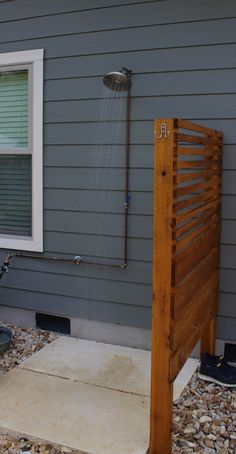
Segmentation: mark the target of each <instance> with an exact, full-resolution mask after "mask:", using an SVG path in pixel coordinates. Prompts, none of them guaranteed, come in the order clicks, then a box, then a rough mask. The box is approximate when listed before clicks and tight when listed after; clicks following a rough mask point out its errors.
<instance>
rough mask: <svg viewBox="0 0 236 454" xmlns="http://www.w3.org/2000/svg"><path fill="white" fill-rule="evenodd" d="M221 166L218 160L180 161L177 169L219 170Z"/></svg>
mask: <svg viewBox="0 0 236 454" xmlns="http://www.w3.org/2000/svg"><path fill="white" fill-rule="evenodd" d="M218 165H219V161H217V160H216V159H209V160H206V159H199V160H194V161H178V163H177V166H176V167H177V169H196V168H198V167H200V168H204V167H206V168H217V166H218Z"/></svg>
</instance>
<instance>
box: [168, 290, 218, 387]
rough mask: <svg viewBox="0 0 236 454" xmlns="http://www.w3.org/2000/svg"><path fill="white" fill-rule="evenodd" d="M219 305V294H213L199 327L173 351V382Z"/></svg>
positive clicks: (171, 364) (171, 365)
mask: <svg viewBox="0 0 236 454" xmlns="http://www.w3.org/2000/svg"><path fill="white" fill-rule="evenodd" d="M217 306H218V295H217V294H213V295H212V297H211V299H210V300H209V302H208V306H207V307H206V308H205V310H204V313H203V314H202V318H201V320H199V322H198V323H199V324H198V328H199V329H196V331H194V332H190V331H189V333H190V334H189V338H188V339H187V341H186V342H184V343H183V344H182V345H181V347H180V348H179V349H178V350H176V351H175V352H173V354H172V356H171V358H170V375H169V380H170V382H171V383H173V381H174V380H175V379H176V377H177V375H178V373H179V371H180V370H181V369H182V367H183V366H184V364H185V362H186V358H188V357H189V355H190V354H191V352H192V351H193V348H194V347H195V345H196V344H197V342H198V341H199V340H200V339H201V337H202V336H203V334H204V332H205V330H206V328H207V326H208V324H209V321H210V320H211V319H212V318H213V317H214V316H215V314H216V311H217Z"/></svg>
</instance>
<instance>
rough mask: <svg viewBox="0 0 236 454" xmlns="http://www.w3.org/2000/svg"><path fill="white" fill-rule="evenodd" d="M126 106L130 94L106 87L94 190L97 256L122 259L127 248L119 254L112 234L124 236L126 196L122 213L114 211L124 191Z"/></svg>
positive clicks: (97, 132) (96, 155) (99, 124)
mask: <svg viewBox="0 0 236 454" xmlns="http://www.w3.org/2000/svg"><path fill="white" fill-rule="evenodd" d="M125 106H126V95H125V94H122V93H119V92H116V91H111V90H109V89H107V88H106V87H104V88H103V89H102V93H101V100H100V102H99V107H98V122H97V125H96V133H95V134H96V145H95V147H94V148H95V162H94V163H91V165H92V167H93V178H92V179H91V180H92V181H91V190H92V191H96V200H97V209H96V212H97V215H96V216H95V219H96V220H97V221H96V232H97V236H99V238H97V239H96V241H95V248H94V254H93V255H94V257H97V258H104V259H108V260H109V261H110V262H111V259H118V260H119V261H121V260H122V255H120V254H122V253H123V249H122V247H121V251H120V254H119V255H118V256H117V254H116V251H115V243H116V239H115V238H114V242H113V243H114V246H113V247H112V246H109V244H110V245H111V243H112V241H111V238H110V241H109V239H108V237H109V236H114V235H119V236H122V235H123V222H122V220H123V219H122V216H123V211H124V196H123V200H122V201H121V206H120V210H119V213H120V214H119V215H118V214H114V204H113V200H114V195H115V191H117V190H118V191H119V194H120V195H121V193H122V192H123V191H124V181H125V169H124V167H125V121H124V120H125Z"/></svg>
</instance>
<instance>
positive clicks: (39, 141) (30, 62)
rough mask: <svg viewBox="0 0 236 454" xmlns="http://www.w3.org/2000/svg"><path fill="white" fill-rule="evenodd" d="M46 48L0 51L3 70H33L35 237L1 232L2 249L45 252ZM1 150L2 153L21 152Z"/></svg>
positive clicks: (31, 138) (31, 114) (31, 141)
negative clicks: (44, 85)
mask: <svg viewBox="0 0 236 454" xmlns="http://www.w3.org/2000/svg"><path fill="white" fill-rule="evenodd" d="M43 53H44V50H43V49H34V50H26V51H20V52H7V53H0V72H1V70H4V71H5V70H6V69H7V70H8V71H10V70H11V69H12V70H17V69H22V67H23V66H25V68H28V69H29V76H30V78H29V112H28V113H29V131H28V140H29V150H30V152H29V151H24V150H23V149H22V150H20V149H18V150H17V151H18V153H19V155H23V154H29V153H30V154H31V159H32V236H20V235H6V234H0V248H4V249H12V250H14V249H20V250H24V251H36V252H43ZM17 151H16V150H15V151H14V150H7V149H6V150H4V149H2V150H1V149H0V154H9V155H10V154H13V153H15V154H17Z"/></svg>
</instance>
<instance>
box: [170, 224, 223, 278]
mask: <svg viewBox="0 0 236 454" xmlns="http://www.w3.org/2000/svg"><path fill="white" fill-rule="evenodd" d="M219 241H220V228H219V226H218V225H216V226H215V227H213V229H211V230H210V231H208V232H207V233H206V234H205V235H201V237H200V239H199V241H196V242H195V243H194V244H190V245H189V247H188V248H186V249H184V250H183V251H182V252H180V253H179V254H176V257H175V276H174V283H175V284H178V283H179V282H180V281H181V280H182V279H184V277H185V276H186V275H187V273H189V272H190V271H191V270H192V269H193V268H194V267H195V266H196V265H198V263H199V262H200V261H201V260H202V259H203V258H204V257H206V256H207V255H208V254H209V253H210V251H211V249H212V247H213V246H214V245H216V244H219Z"/></svg>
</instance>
